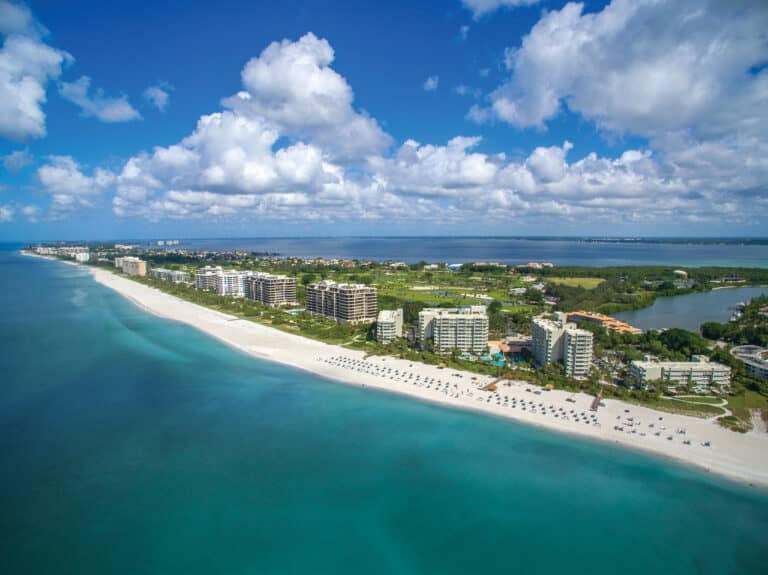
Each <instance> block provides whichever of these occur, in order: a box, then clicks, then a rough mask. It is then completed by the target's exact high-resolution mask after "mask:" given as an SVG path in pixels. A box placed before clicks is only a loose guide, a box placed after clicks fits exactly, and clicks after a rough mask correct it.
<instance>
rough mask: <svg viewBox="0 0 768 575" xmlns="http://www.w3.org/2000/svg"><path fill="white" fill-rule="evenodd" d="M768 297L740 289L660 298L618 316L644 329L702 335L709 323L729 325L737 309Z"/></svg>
mask: <svg viewBox="0 0 768 575" xmlns="http://www.w3.org/2000/svg"><path fill="white" fill-rule="evenodd" d="M764 294H768V287H740V288H728V289H718V290H712V291H708V292H704V293H692V294H686V295H677V296H670V297H660V298H657V299H656V301H655V302H653V305H650V306H648V307H646V308H643V309H638V310H633V311H625V312H621V313H617V314H615V317H616V318H617V319H620V320H622V321H625V322H627V323H628V324H630V325H634V326H635V327H639V328H640V329H662V328H671V327H679V328H682V329H687V330H689V331H695V332H698V331H699V327H700V326H701V324H703V323H704V322H707V321H716V322H721V323H722V322H726V321H728V319H729V318H730V317H731V314H733V306H735V305H736V304H738V303H739V302H748V301H749V300H751V299H752V298H755V297H758V296H761V295H764Z"/></svg>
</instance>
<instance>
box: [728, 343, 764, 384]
mask: <svg viewBox="0 0 768 575" xmlns="http://www.w3.org/2000/svg"><path fill="white" fill-rule="evenodd" d="M731 353H732V354H733V356H734V357H736V358H738V359H739V360H740V361H742V362H743V363H744V367H745V368H746V370H747V373H748V374H749V375H751V376H752V377H756V378H758V379H768V349H766V348H764V347H760V346H757V345H740V346H738V347H734V348H733V349H732V350H731Z"/></svg>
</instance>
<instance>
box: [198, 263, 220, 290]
mask: <svg viewBox="0 0 768 575" xmlns="http://www.w3.org/2000/svg"><path fill="white" fill-rule="evenodd" d="M220 271H223V270H222V269H221V268H220V267H213V266H205V267H204V268H199V269H198V270H197V271H196V272H195V288H196V289H199V290H203V291H216V276H217V275H218V273H219V272H220Z"/></svg>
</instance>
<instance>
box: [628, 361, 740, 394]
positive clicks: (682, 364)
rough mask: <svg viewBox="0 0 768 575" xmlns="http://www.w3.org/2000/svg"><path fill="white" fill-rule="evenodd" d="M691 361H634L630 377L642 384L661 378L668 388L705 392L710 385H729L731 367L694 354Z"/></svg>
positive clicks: (724, 386)
mask: <svg viewBox="0 0 768 575" xmlns="http://www.w3.org/2000/svg"><path fill="white" fill-rule="evenodd" d="M693 359H694V361H633V362H632V363H631V364H630V372H631V375H632V378H633V379H634V380H636V381H637V382H639V383H640V384H641V385H647V384H648V383H649V382H652V381H663V382H665V383H666V384H667V386H668V387H669V388H670V389H675V388H678V387H681V386H691V387H693V389H694V390H695V391H699V392H707V391H712V389H713V388H715V389H717V390H726V389H728V387H730V384H731V368H730V367H728V366H726V365H722V364H720V363H716V362H713V361H709V360H708V359H707V358H706V357H702V356H694V358H693Z"/></svg>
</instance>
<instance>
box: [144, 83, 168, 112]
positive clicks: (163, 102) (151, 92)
mask: <svg viewBox="0 0 768 575" xmlns="http://www.w3.org/2000/svg"><path fill="white" fill-rule="evenodd" d="M170 98H171V95H170V93H169V91H168V86H166V85H165V84H156V85H154V86H150V87H149V88H147V89H146V90H144V99H145V100H146V101H147V102H149V103H150V104H152V105H153V106H154V107H155V108H157V109H158V110H160V111H161V112H165V109H166V108H167V107H168V101H169V100H170Z"/></svg>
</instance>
